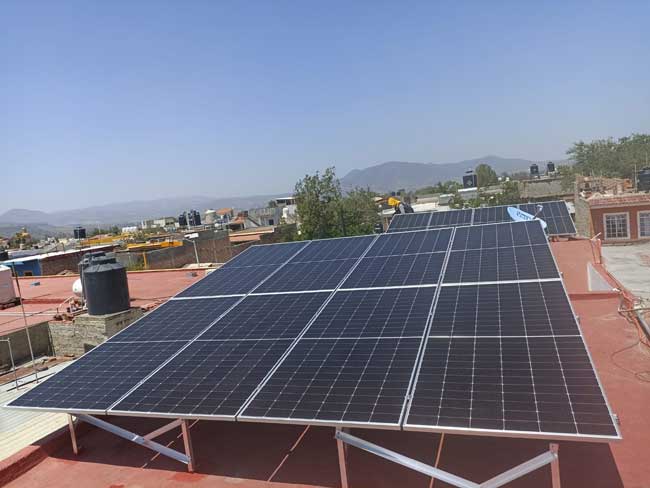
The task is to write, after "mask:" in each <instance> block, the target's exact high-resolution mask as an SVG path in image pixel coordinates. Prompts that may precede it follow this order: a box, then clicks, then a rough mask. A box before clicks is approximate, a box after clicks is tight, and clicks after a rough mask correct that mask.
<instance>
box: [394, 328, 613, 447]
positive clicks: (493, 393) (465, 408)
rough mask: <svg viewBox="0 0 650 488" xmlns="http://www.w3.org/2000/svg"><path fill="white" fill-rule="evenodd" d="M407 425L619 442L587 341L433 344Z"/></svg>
mask: <svg viewBox="0 0 650 488" xmlns="http://www.w3.org/2000/svg"><path fill="white" fill-rule="evenodd" d="M405 425H406V426H407V427H412V428H413V427H415V428H417V427H418V426H420V427H422V426H432V427H433V426H437V427H441V428H447V429H448V428H463V429H493V430H496V431H503V430H507V431H514V432H516V431H521V432H529V433H545V432H552V433H562V434H581V435H599V436H600V435H605V436H616V435H617V433H616V429H615V428H614V425H613V423H612V419H611V417H610V415H609V410H608V407H607V405H606V403H605V401H604V397H603V395H602V391H601V390H600V386H599V385H598V381H597V379H596V377H595V375H594V371H593V368H592V366H591V362H590V360H589V357H588V355H587V352H586V350H585V347H584V344H583V342H582V339H581V338H580V337H494V338H485V337H480V338H477V337H469V338H430V339H429V341H428V343H427V347H426V351H425V354H424V357H423V362H422V366H421V368H420V372H419V376H418V380H417V384H416V388H415V392H414V398H413V400H412V404H411V406H410V411H409V414H408V418H407V420H406V423H405Z"/></svg>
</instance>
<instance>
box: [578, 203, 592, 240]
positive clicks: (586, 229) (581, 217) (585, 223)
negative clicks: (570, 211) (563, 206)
mask: <svg viewBox="0 0 650 488" xmlns="http://www.w3.org/2000/svg"><path fill="white" fill-rule="evenodd" d="M575 209H576V217H575V218H576V230H577V231H578V235H581V236H584V237H593V236H594V235H595V234H594V232H593V228H592V226H591V212H590V211H589V204H588V203H587V202H586V201H585V200H584V199H583V198H580V197H578V198H576V200H575Z"/></svg>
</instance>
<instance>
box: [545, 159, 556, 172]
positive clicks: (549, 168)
mask: <svg viewBox="0 0 650 488" xmlns="http://www.w3.org/2000/svg"><path fill="white" fill-rule="evenodd" d="M546 172H547V173H555V163H554V162H553V161H549V162H548V163H546Z"/></svg>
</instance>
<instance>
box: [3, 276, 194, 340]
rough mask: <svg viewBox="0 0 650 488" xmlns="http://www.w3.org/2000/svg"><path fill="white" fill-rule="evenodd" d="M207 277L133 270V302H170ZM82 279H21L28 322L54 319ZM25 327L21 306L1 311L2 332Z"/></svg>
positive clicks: (136, 304) (129, 277) (130, 290)
mask: <svg viewBox="0 0 650 488" xmlns="http://www.w3.org/2000/svg"><path fill="white" fill-rule="evenodd" d="M194 275H196V276H194ZM203 276H205V271H203V270H201V271H195V272H192V271H189V270H187V269H169V270H160V271H129V272H128V273H127V280H128V283H129V294H130V296H131V305H132V306H134V307H149V306H153V305H156V304H158V303H161V302H163V301H166V300H167V299H168V298H169V297H172V296H174V295H176V294H177V293H179V292H180V291H181V290H183V289H185V288H187V287H188V286H190V285H191V284H192V283H194V282H196V281H198V280H199V279H201V278H202V277H203ZM78 278H79V276H78V275H76V274H72V275H65V276H35V277H20V278H18V280H19V283H20V290H21V292H22V296H23V300H24V305H25V312H26V314H27V323H28V325H35V324H39V323H41V322H46V321H48V320H51V319H52V318H53V317H54V315H55V314H56V313H57V307H58V306H59V305H62V304H63V302H64V301H65V300H67V299H68V298H70V297H71V296H72V284H73V283H74V282H75V281H76V280H77V279H78ZM37 283H38V284H37ZM14 287H15V284H14ZM16 294H17V292H16ZM60 312H65V306H64V305H63V306H61V310H60ZM24 326H25V323H24V320H23V317H22V312H21V307H20V306H15V307H11V308H5V309H4V310H0V335H4V334H6V333H8V332H11V331H14V330H19V329H22V328H24Z"/></svg>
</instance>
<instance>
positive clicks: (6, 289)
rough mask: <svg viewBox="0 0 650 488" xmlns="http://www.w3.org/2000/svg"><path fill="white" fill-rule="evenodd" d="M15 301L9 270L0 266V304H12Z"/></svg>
mask: <svg viewBox="0 0 650 488" xmlns="http://www.w3.org/2000/svg"><path fill="white" fill-rule="evenodd" d="M15 299H16V291H15V290H14V282H13V277H12V275H11V269H10V268H8V267H7V266H1V265H0V304H3V303H9V302H13V301H14V300H15Z"/></svg>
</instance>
